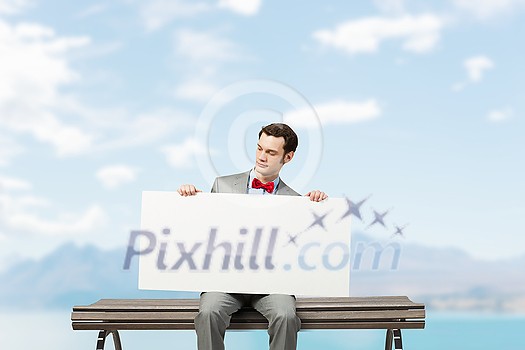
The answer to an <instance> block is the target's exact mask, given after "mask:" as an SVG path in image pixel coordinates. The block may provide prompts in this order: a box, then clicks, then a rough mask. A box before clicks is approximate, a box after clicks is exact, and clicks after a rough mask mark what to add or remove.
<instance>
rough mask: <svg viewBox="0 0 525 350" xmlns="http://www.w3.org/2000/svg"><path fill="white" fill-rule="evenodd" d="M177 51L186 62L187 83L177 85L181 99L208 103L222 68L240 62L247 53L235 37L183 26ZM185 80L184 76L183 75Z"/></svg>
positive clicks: (177, 93)
mask: <svg viewBox="0 0 525 350" xmlns="http://www.w3.org/2000/svg"><path fill="white" fill-rule="evenodd" d="M174 52H175V56H176V59H177V60H180V59H182V60H184V61H185V63H186V64H185V68H186V69H185V71H184V72H183V75H184V76H185V77H186V78H185V82H183V83H181V84H180V85H179V86H177V87H175V88H174V92H175V96H176V97H178V98H182V99H186V100H190V101H197V102H205V101H207V100H208V99H209V98H210V97H211V96H213V94H214V93H215V92H216V91H217V88H216V85H217V84H216V83H215V81H217V80H218V79H219V78H218V76H219V74H220V73H221V67H222V66H223V65H225V64H226V63H229V62H236V61H240V60H241V59H242V58H243V57H244V55H243V54H242V53H241V50H240V48H239V47H238V46H237V45H236V44H235V43H234V42H232V41H231V40H229V39H227V38H224V37H222V36H221V35H219V34H218V33H217V32H211V31H195V30H192V29H181V30H179V31H177V32H176V33H175V40H174ZM183 79H184V77H183Z"/></svg>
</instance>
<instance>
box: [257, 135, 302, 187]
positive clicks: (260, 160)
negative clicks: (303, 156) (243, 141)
mask: <svg viewBox="0 0 525 350" xmlns="http://www.w3.org/2000/svg"><path fill="white" fill-rule="evenodd" d="M293 155H294V152H288V153H286V154H284V137H275V136H269V135H266V134H265V133H264V132H263V133H262V134H261V137H260V138H259V142H258V143H257V152H256V157H255V171H256V172H258V173H259V174H260V175H262V176H263V177H268V178H276V177H277V176H278V175H279V171H281V168H282V167H283V165H284V164H286V163H288V162H289V161H290V160H292V158H293Z"/></svg>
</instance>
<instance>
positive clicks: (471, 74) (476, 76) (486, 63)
mask: <svg viewBox="0 0 525 350" xmlns="http://www.w3.org/2000/svg"><path fill="white" fill-rule="evenodd" d="M464 66H465V69H466V70H467V74H468V78H469V80H470V81H472V82H478V81H480V80H481V79H482V78H483V73H484V71H486V70H488V69H491V68H493V67H494V63H493V62H492V60H491V59H490V58H488V57H487V56H475V57H470V58H468V59H466V60H465V62H464Z"/></svg>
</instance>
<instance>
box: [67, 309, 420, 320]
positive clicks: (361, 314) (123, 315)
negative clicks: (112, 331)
mask: <svg viewBox="0 0 525 350" xmlns="http://www.w3.org/2000/svg"><path fill="white" fill-rule="evenodd" d="M297 315H298V316H299V318H300V319H301V320H302V321H303V322H306V321H308V320H318V321H321V320H323V321H347V320H348V321H351V320H356V319H358V320H372V319H412V318H424V317H425V311H424V310H388V311H300V310H299V311H297ZM196 316H197V311H192V312H183V311H181V312H140V311H132V312H75V313H73V314H72V316H71V319H72V320H74V321H77V320H79V321H82V320H84V321H87V320H93V321H94V320H99V321H100V320H102V321H130V320H133V321H148V322H155V321H160V322H170V321H173V322H193V320H194V319H195V317H196ZM234 318H235V319H237V320H242V321H243V322H254V321H260V320H264V316H262V315H261V314H260V313H258V312H256V311H243V312H241V313H238V314H235V315H234Z"/></svg>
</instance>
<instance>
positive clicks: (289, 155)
mask: <svg viewBox="0 0 525 350" xmlns="http://www.w3.org/2000/svg"><path fill="white" fill-rule="evenodd" d="M294 154H295V152H294V151H290V152H288V153H286V154H285V155H284V158H283V164H286V163H288V162H289V161H291V160H292V158H293V156H294Z"/></svg>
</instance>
